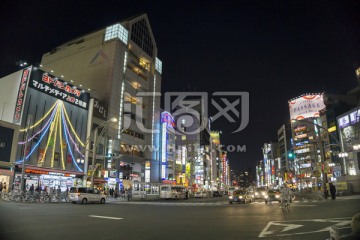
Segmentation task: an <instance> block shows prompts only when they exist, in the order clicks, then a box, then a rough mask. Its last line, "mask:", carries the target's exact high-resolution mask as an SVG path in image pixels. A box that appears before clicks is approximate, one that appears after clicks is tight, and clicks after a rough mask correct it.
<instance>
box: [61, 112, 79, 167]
mask: <svg viewBox="0 0 360 240" xmlns="http://www.w3.org/2000/svg"><path fill="white" fill-rule="evenodd" d="M61 111H62V114H64V112H65V108H62V109H61ZM61 119H62V122H63V126H64V128H66V125H65V123H64V122H65V119H64V118H61ZM65 132H66V131H65ZM65 139H66V144H67V146H68V148H69V152H70V156H71V158H72V161H73V163H74V165H75V167H76V168H77V169H78V170H79V171H80V172H82V169H81V168H80V167H79V166H78V165H77V163H76V161H75V158H74V155H73V153H72V150H71V148H70V144H69V140H68V135H67V134H66V133H65Z"/></svg>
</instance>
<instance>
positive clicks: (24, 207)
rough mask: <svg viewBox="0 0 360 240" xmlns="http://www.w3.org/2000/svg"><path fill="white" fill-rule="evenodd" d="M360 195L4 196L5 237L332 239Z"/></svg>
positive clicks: (358, 208)
mask: <svg viewBox="0 0 360 240" xmlns="http://www.w3.org/2000/svg"><path fill="white" fill-rule="evenodd" d="M359 203H360V196H349V197H342V198H338V199H337V200H335V201H332V200H327V201H313V202H311V201H309V202H295V203H293V204H292V208H291V212H290V213H286V214H284V213H283V212H282V211H281V209H280V208H279V204H278V203H271V204H265V203H264V202H263V201H255V202H253V203H251V204H246V205H244V204H233V205H229V204H228V202H227V201H226V198H225V197H224V198H210V199H191V200H190V201H187V200H178V201H152V202H134V201H132V202H119V201H113V202H109V203H106V204H86V205H82V204H71V203H50V204H31V203H14V202H0V239H4V240H18V239H22V240H32V239H34V240H35V239H36V240H42V239H44V240H45V239H46V240H53V239H54V240H56V239H61V240H73V239H75V240H80V239H87V240H92V239H105V240H107V239H117V240H119V239H121V240H123V239H126V240H127V239H154V240H155V239H156V240H159V239H191V240H192V239H207V240H210V239H217V240H219V239H221V240H222V239H226V240H230V239H307V240H311V239H316V240H319V239H324V240H325V239H327V238H328V237H329V227H330V226H331V225H333V224H339V225H341V224H348V223H349V221H350V220H351V217H352V216H353V215H354V214H355V213H357V212H360V204H359Z"/></svg>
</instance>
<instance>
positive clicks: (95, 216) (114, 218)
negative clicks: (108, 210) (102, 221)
mask: <svg viewBox="0 0 360 240" xmlns="http://www.w3.org/2000/svg"><path fill="white" fill-rule="evenodd" d="M89 217H94V218H106V219H113V220H121V219H123V218H116V217H107V216H97V215H89Z"/></svg>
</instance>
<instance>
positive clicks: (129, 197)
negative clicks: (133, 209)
mask: <svg viewBox="0 0 360 240" xmlns="http://www.w3.org/2000/svg"><path fill="white" fill-rule="evenodd" d="M131 195H132V192H131V188H129V190H128V201H130V200H131V197H132V196H131Z"/></svg>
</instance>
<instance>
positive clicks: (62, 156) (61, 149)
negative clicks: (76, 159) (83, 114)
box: [59, 115, 65, 169]
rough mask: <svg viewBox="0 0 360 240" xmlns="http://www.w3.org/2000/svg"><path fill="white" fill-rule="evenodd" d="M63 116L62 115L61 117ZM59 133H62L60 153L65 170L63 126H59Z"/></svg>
mask: <svg viewBox="0 0 360 240" xmlns="http://www.w3.org/2000/svg"><path fill="white" fill-rule="evenodd" d="M61 116H62V115H61ZM59 131H60V134H59V135H60V152H61V165H62V168H63V169H65V163H64V150H63V147H62V145H63V139H62V134H63V132H62V129H61V124H59Z"/></svg>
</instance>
